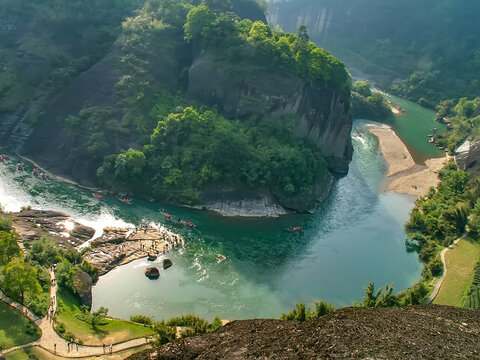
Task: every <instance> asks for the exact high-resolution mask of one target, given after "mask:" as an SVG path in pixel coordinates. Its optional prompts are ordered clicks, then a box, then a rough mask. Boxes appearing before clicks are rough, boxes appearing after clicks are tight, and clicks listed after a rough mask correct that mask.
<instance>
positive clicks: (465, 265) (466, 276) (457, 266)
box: [433, 237, 480, 306]
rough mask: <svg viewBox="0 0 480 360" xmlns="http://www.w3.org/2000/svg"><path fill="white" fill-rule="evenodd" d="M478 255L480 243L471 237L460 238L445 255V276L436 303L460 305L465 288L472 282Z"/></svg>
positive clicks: (479, 255) (479, 254)
mask: <svg viewBox="0 0 480 360" xmlns="http://www.w3.org/2000/svg"><path fill="white" fill-rule="evenodd" d="M479 257H480V243H479V242H478V241H475V240H474V239H472V238H471V237H466V238H465V239H462V240H460V241H459V242H458V243H457V244H456V245H455V247H454V248H453V249H451V250H448V251H447V253H446V255H445V261H446V263H447V276H446V277H445V280H444V281H443V284H442V286H441V287H440V291H439V292H438V295H437V297H436V298H435V300H434V301H433V303H434V304H438V305H451V306H462V305H463V304H461V302H462V297H463V295H464V292H465V289H466V288H467V287H470V284H471V283H472V279H473V274H474V268H475V265H476V264H477V262H478V259H479Z"/></svg>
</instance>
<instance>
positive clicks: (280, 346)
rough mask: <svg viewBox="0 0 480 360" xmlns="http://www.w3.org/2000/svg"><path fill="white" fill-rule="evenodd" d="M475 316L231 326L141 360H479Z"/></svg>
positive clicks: (336, 316) (385, 313)
mask: <svg viewBox="0 0 480 360" xmlns="http://www.w3.org/2000/svg"><path fill="white" fill-rule="evenodd" d="M479 335H480V313H479V312H478V311H473V310H467V309H458V308H453V307H446V306H434V305H429V306H415V307H407V308H400V309H374V308H344V309H340V310H337V311H335V312H333V313H332V314H329V315H327V316H324V317H322V318H320V319H318V320H314V321H308V322H304V323H300V322H292V321H281V320H244V321H234V322H232V323H229V324H227V325H226V326H224V327H222V328H220V329H219V330H217V331H216V332H214V333H210V334H207V335H201V336H196V337H192V338H186V339H182V340H177V341H175V342H173V343H170V344H167V345H164V346H163V347H161V348H159V349H155V350H145V351H143V352H140V353H137V354H135V355H132V356H130V357H129V358H128V359H129V360H143V359H145V360H146V359H162V360H167V359H169V360H170V359H212V360H213V359H389V360H409V359H411V360H422V359H425V360H426V359H472V360H473V359H478V358H479V357H480V343H479V342H478V336H479Z"/></svg>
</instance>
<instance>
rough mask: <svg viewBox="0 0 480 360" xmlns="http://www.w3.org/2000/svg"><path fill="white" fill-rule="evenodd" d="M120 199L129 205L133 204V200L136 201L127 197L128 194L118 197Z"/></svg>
mask: <svg viewBox="0 0 480 360" xmlns="http://www.w3.org/2000/svg"><path fill="white" fill-rule="evenodd" d="M118 200H120V201H121V202H123V203H124V204H127V205H132V204H133V201H134V199H133V198H129V197H126V196H120V197H119V198H118Z"/></svg>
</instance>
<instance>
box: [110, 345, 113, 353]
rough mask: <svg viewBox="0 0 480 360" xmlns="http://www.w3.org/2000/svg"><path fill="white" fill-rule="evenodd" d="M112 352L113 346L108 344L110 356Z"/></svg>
mask: <svg viewBox="0 0 480 360" xmlns="http://www.w3.org/2000/svg"><path fill="white" fill-rule="evenodd" d="M112 352H113V345H112V344H110V355H112Z"/></svg>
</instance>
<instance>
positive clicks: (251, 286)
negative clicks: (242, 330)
mask: <svg viewBox="0 0 480 360" xmlns="http://www.w3.org/2000/svg"><path fill="white" fill-rule="evenodd" d="M401 105H402V107H404V106H405V105H404V104H403V103H402V104H401ZM415 106H416V105H414V104H412V105H409V108H410V110H409V108H407V114H408V112H409V111H415V110H416V108H415ZM419 110H420V113H421V111H423V109H421V108H419ZM413 115H414V114H410V116H413ZM430 115H432V114H428V117H425V116H423V117H422V116H420V117H418V119H417V121H418V122H422V121H424V122H427V121H428V122H429V121H433V120H432V119H430V117H431V116H430ZM432 117H433V115H432ZM398 121H401V120H400V119H399V120H398ZM365 123H366V122H365V121H356V122H355V124H354V129H355V130H356V129H359V131H360V132H361V133H362V137H361V138H359V137H354V139H353V145H354V149H355V152H354V157H353V161H352V163H351V165H350V171H349V173H348V175H347V176H345V177H343V178H341V179H339V180H338V182H337V183H336V185H335V186H334V188H333V190H332V193H331V195H330V197H329V199H328V200H327V202H326V203H325V204H323V206H322V207H321V208H319V209H318V210H317V211H316V212H315V213H314V214H311V215H298V214H296V215H288V216H284V217H281V218H278V219H239V218H223V217H220V216H217V215H215V214H212V213H209V212H205V211H197V210H191V209H185V208H179V207H172V206H166V205H162V204H158V203H150V202H144V201H137V202H136V203H135V204H134V205H133V206H128V205H125V204H123V203H120V202H119V201H118V200H116V199H115V198H113V197H108V196H106V198H105V201H103V202H98V201H97V200H96V199H94V198H93V197H92V196H91V194H90V193H89V192H88V191H87V190H83V189H80V188H78V187H75V186H73V185H69V184H65V183H62V182H57V181H52V180H50V181H47V182H44V181H40V180H38V179H36V178H34V177H33V176H32V175H31V174H30V173H28V172H25V173H21V174H20V173H18V172H16V171H15V169H14V166H13V165H11V166H9V167H6V166H5V165H1V166H0V176H1V177H2V181H1V183H0V203H1V204H2V205H3V207H4V209H5V210H7V211H18V210H19V209H20V207H21V206H23V205H31V206H32V207H34V208H40V209H52V210H60V211H64V212H66V213H68V214H71V215H72V216H73V217H74V218H75V219H76V220H78V221H80V222H82V223H84V224H86V225H90V226H92V227H94V228H95V229H97V230H98V231H101V229H102V228H103V227H104V226H106V225H116V226H126V225H138V224H141V223H152V224H159V223H162V224H163V225H164V226H166V227H167V228H171V229H172V230H173V231H177V232H180V233H181V234H182V235H183V236H184V237H185V240H186V241H185V246H184V247H183V248H181V249H177V250H174V251H172V252H170V253H168V254H167V256H168V257H169V258H170V259H171V260H172V261H173V264H174V265H173V267H171V268H170V269H168V270H166V271H162V273H161V277H160V279H158V280H156V281H151V280H148V279H147V278H146V277H145V276H144V275H143V269H144V267H145V266H147V264H148V263H147V261H145V260H137V261H134V262H132V263H130V264H127V265H125V266H122V267H119V268H117V269H115V270H113V271H111V272H110V273H108V274H107V275H105V276H103V277H101V278H100V280H99V281H98V283H97V284H96V286H95V287H94V288H93V303H94V304H93V308H94V309H95V308H98V307H99V306H106V307H108V308H109V309H110V312H109V314H111V315H112V316H116V317H123V318H128V317H129V316H130V315H133V314H144V315H149V316H152V317H154V318H155V319H157V320H160V319H168V318H170V317H172V316H178V315H180V314H186V313H195V314H198V315H200V316H202V317H205V318H208V319H213V317H215V316H217V315H218V316H220V317H221V318H223V319H243V318H254V317H278V316H279V315H280V314H281V313H282V312H286V311H288V310H290V309H291V308H293V307H294V306H295V303H298V302H305V303H311V302H313V301H316V300H324V301H328V302H331V303H333V304H335V305H336V306H337V307H340V306H346V305H351V304H352V303H353V302H354V301H359V300H361V299H362V296H363V294H364V290H363V287H364V286H366V285H367V284H368V283H369V282H370V281H374V282H375V284H376V285H377V286H384V285H385V284H391V283H393V284H394V287H395V290H396V291H399V290H402V289H405V288H407V287H409V286H410V285H412V284H413V283H415V282H416V281H417V280H418V279H419V277H420V273H421V269H422V266H421V264H420V263H419V262H418V259H417V255H416V254H415V253H408V252H407V250H406V248H405V245H404V241H405V233H404V224H405V221H406V220H407V218H408V214H409V211H410V210H411V208H412V207H413V200H414V199H413V198H412V197H409V196H404V195H398V194H395V193H391V192H389V193H382V191H381V189H382V183H383V181H384V174H385V169H386V164H385V162H384V160H383V158H382V156H381V155H380V153H379V149H378V140H377V139H376V138H375V137H374V136H373V135H371V134H370V133H368V132H366V131H365V130H364V126H365ZM423 125H425V127H426V128H429V127H431V126H432V125H431V124H430V123H429V124H423ZM422 140H423V141H425V142H426V138H425V139H422ZM413 143H414V145H415V141H414V142H413ZM427 145H429V146H431V144H427ZM418 147H421V146H418ZM418 154H420V155H421V149H420V150H418ZM432 155H435V154H428V152H427V153H424V155H423V157H427V156H432ZM420 157H421V156H420ZM26 170H31V166H29V165H28V164H27V165H26ZM163 208H164V209H165V210H166V211H168V212H170V213H171V214H172V215H173V216H174V217H175V218H177V217H183V218H184V219H188V220H191V221H193V222H194V223H196V224H197V229H194V230H190V229H188V230H187V229H178V228H175V227H174V224H172V223H169V222H168V221H166V220H165V219H164V218H163V217H162V216H161V215H160V214H159V210H160V209H163ZM297 225H298V226H302V227H303V228H304V230H305V231H304V233H287V232H285V231H284V228H286V227H289V226H297ZM217 254H222V255H224V256H226V258H227V260H226V261H225V262H222V263H217V261H216V256H217ZM161 260H162V258H160V259H159V260H158V262H159V261H161Z"/></svg>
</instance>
